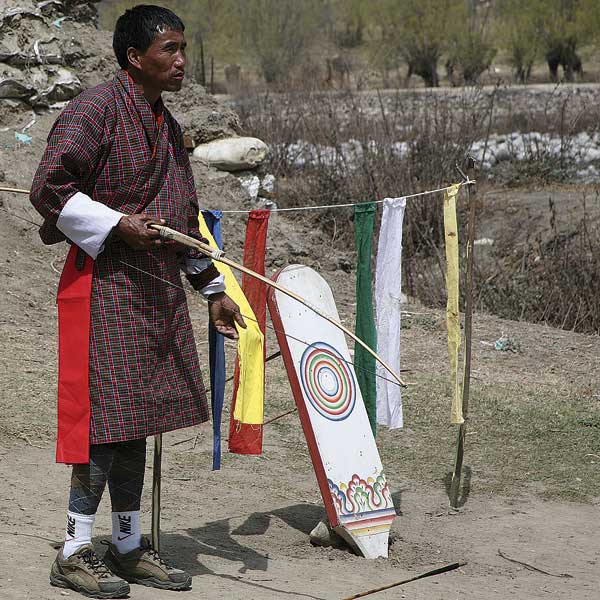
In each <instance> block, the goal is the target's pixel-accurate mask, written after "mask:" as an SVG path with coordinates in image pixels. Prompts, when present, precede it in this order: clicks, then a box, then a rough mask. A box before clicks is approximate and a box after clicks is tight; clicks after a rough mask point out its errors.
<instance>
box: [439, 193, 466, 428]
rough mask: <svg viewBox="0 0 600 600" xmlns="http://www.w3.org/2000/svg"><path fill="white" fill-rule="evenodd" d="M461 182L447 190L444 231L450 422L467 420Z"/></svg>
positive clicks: (445, 195) (445, 194) (457, 422)
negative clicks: (462, 366) (462, 375)
mask: <svg viewBox="0 0 600 600" xmlns="http://www.w3.org/2000/svg"><path fill="white" fill-rule="evenodd" d="M459 188H460V184H456V185H453V186H452V187H451V188H450V189H448V190H446V192H445V193H444V232H445V240H446V290H447V293H448V303H447V305H446V324H447V328H448V354H449V355H450V383H451V385H452V390H453V392H452V413H451V418H450V422H451V423H456V424H460V423H464V422H465V420H464V419H463V414H462V393H461V385H460V380H459V378H458V358H459V350H460V337H461V336H460V313H459V309H458V280H459V271H458V225H457V222H456V195H457V194H458V190H459Z"/></svg>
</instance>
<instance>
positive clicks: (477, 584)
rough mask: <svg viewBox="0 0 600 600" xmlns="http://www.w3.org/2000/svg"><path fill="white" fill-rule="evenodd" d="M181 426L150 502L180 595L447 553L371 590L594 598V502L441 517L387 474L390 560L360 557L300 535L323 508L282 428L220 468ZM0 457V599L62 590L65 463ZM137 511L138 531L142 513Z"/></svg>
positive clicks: (421, 595)
mask: <svg viewBox="0 0 600 600" xmlns="http://www.w3.org/2000/svg"><path fill="white" fill-rule="evenodd" d="M189 436H190V432H189V431H188V432H179V433H177V434H172V435H169V436H165V443H166V469H165V486H164V507H163V532H164V533H163V547H164V550H165V551H166V554H167V555H168V556H170V557H171V558H173V559H174V560H176V561H177V562H178V564H179V565H181V566H182V567H184V568H186V569H188V570H189V571H190V572H191V573H192V574H193V575H194V589H193V590H192V591H191V592H189V593H188V594H186V598H188V597H189V598H231V599H237V598H240V599H242V598H243V599H247V598H252V599H256V600H259V599H260V600H262V599H275V598H277V599H280V598H314V599H324V600H329V599H331V600H333V599H337V598H343V597H345V596H348V595H351V594H352V593H356V592H358V591H363V590H367V589H371V588H373V587H377V586H380V585H385V584H388V583H391V582H394V581H398V580H401V579H404V578H406V577H407V576H412V575H414V574H416V573H419V572H423V571H425V570H428V569H429V568H432V567H436V566H439V565H441V564H444V563H449V562H454V561H456V560H459V559H462V560H466V561H467V563H468V564H467V565H466V566H465V567H463V568H462V569H460V570H459V571H456V572H454V573H449V574H445V575H441V576H438V577H436V578H432V579H429V580H425V581H421V582H417V583H411V584H408V585H407V586H405V587H403V588H401V589H397V590H394V591H387V592H383V593H381V594H379V595H376V596H374V597H380V598H382V599H384V598H414V599H417V600H418V599H428V600H436V599H438V598H439V599H440V600H441V599H442V598H443V599H448V598H452V599H453V598H473V599H475V598H486V599H495V598H498V599H500V598H508V597H510V598H517V599H522V600H530V599H533V598H547V597H549V594H553V595H554V597H556V598H565V599H567V598H568V599H569V600H584V599H585V600H587V599H589V600H595V599H597V598H598V592H599V589H600V544H599V543H598V539H599V537H598V536H599V533H600V529H599V525H598V523H599V517H600V514H599V512H600V507H599V506H597V505H596V506H593V505H580V504H559V503H554V502H541V501H539V500H536V499H533V498H520V499H518V500H517V499H512V500H511V499H509V498H492V497H487V496H475V497H473V496H472V497H471V498H470V499H469V501H468V503H467V504H466V506H465V507H464V508H463V509H462V510H461V511H460V512H458V513H453V512H449V511H448V510H447V499H446V497H445V494H444V493H443V491H442V490H440V489H439V487H438V488H432V487H427V486H423V485H420V484H418V483H415V482H411V481H409V480H405V481H402V480H401V479H400V478H398V477H397V476H396V477H394V481H395V485H394V499H395V502H396V507H397V509H398V510H399V513H400V515H399V516H398V518H397V519H396V521H395V524H394V528H393V532H392V540H393V541H392V546H391V558H390V559H389V560H387V561H386V560H383V559H378V560H375V561H367V560H365V559H361V558H358V557H356V556H353V555H351V554H349V553H347V552H345V551H343V550H334V549H324V548H314V547H312V546H311V545H310V544H309V542H308V536H307V534H308V532H309V530H310V529H311V528H312V526H313V525H314V524H315V523H316V521H317V520H318V519H319V518H320V517H321V513H322V510H321V508H320V506H319V504H318V497H317V493H316V486H315V482H314V475H313V474H312V473H311V471H310V467H309V465H308V461H307V460H306V457H304V461H303V462H304V466H305V468H303V469H302V470H300V471H295V472H291V471H290V469H288V468H287V466H286V462H285V460H284V459H285V456H286V454H287V453H289V452H291V451H292V450H291V449H290V448H289V447H287V448H286V436H282V435H281V434H280V433H277V434H276V436H275V439H272V438H269V443H268V445H267V448H266V451H265V455H264V456H263V457H262V458H244V457H232V456H228V457H226V460H225V466H224V470H223V471H222V472H221V473H215V472H210V471H209V468H210V466H209V445H210V442H209V440H210V433H209V431H208V430H207V428H203V430H202V431H201V432H200V437H199V440H200V442H199V444H198V445H197V446H196V448H195V449H194V450H191V442H189V443H184V444H180V445H178V446H175V447H172V446H171V444H172V443H173V442H175V441H180V440H184V439H186V438H187V437H189ZM301 452H302V453H303V452H304V450H303V449H302V450H301ZM0 454H1V459H0V479H1V480H2V481H4V482H5V483H4V484H3V486H2V487H3V494H2V500H1V501H0V539H1V540H2V548H3V552H2V553H0V597H2V598H3V599H6V600H9V599H11V600H12V599H15V600H25V599H36V600H43V599H55V598H61V597H64V595H65V593H64V592H61V591H60V590H56V589H53V588H51V587H50V586H49V585H48V579H47V578H48V569H49V565H50V563H51V561H52V559H53V556H54V554H55V550H54V548H53V546H54V545H55V543H54V542H53V541H59V540H60V539H61V537H62V534H63V520H64V515H63V508H64V504H65V493H66V490H67V486H68V469H67V468H66V467H63V466H58V465H54V464H53V462H52V455H51V454H52V449H51V448H50V447H47V448H44V449H38V448H33V447H31V446H27V445H25V444H22V445H21V444H16V445H11V446H10V447H7V446H3V447H1V448H0ZM148 481H150V473H148V476H147V482H148ZM147 500H149V498H145V501H144V505H145V506H146V507H148V505H149V503H148V502H147ZM108 511H109V509H108V508H107V506H106V505H104V506H103V507H102V508H101V510H100V514H99V516H98V520H97V529H96V532H97V535H98V536H99V538H100V537H103V536H107V535H109V532H110V530H109V524H110V515H109V512H108ZM143 518H144V521H145V525H146V526H147V527H148V526H149V514H148V512H147V511H146V512H145V514H144V517H143ZM99 538H98V539H99ZM98 539H97V540H96V541H98ZM498 549H500V550H501V551H502V553H504V554H505V555H506V556H508V557H510V558H513V559H516V560H520V561H522V562H525V563H528V564H530V565H533V566H535V567H537V568H539V569H541V570H544V571H547V572H548V573H552V574H554V575H561V574H568V575H570V576H571V577H566V576H565V577H557V576H551V575H546V574H542V573H540V572H536V571H531V570H528V569H527V568H525V567H523V566H519V565H517V564H515V563H512V562H509V561H508V560H506V559H504V558H502V557H500V556H499V555H498ZM132 590H133V591H132V594H131V597H132V598H139V599H141V598H149V599H150V598H156V599H158V598H164V597H165V596H166V595H165V594H164V592H163V593H161V592H158V591H154V590H148V589H145V588H142V587H139V586H133V588H132ZM69 595H71V596H75V597H77V595H76V594H74V593H73V592H71V593H69Z"/></svg>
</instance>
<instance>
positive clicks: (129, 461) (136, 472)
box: [108, 438, 146, 512]
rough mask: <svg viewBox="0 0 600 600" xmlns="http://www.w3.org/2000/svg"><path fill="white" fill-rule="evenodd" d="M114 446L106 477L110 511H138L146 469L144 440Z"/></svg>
mask: <svg viewBox="0 0 600 600" xmlns="http://www.w3.org/2000/svg"><path fill="white" fill-rule="evenodd" d="M114 446H115V454H114V459H113V462H112V467H111V470H110V473H109V475H108V487H109V490H110V499H111V503H112V510H113V512H125V511H134V510H139V509H140V500H141V497H142V489H143V487H144V470H145V468H146V439H145V438H143V439H141V440H131V441H127V442H119V443H115V444H114Z"/></svg>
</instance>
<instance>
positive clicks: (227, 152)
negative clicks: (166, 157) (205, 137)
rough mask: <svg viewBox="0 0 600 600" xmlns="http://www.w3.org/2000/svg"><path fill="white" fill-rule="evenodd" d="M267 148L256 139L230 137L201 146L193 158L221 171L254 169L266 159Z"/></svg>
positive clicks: (195, 151) (197, 148)
mask: <svg viewBox="0 0 600 600" xmlns="http://www.w3.org/2000/svg"><path fill="white" fill-rule="evenodd" d="M268 153H269V147H268V146H267V145H266V144H265V143H264V142H263V141H262V140H259V139H258V138H253V137H231V138H226V139H222V140H214V141H212V142H209V143H208V144H201V145H199V146H197V147H196V149H195V150H194V158H195V159H196V160H200V161H202V162H205V163H207V164H208V165H210V166H211V167H215V168H217V169H220V170H222V171H245V170H248V169H255V168H256V167H258V166H259V165H260V164H261V163H262V162H263V161H264V160H265V159H266V158H267V155H268Z"/></svg>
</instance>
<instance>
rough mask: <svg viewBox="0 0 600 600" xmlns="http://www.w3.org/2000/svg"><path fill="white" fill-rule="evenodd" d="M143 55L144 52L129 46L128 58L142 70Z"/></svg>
mask: <svg viewBox="0 0 600 600" xmlns="http://www.w3.org/2000/svg"><path fill="white" fill-rule="evenodd" d="M141 57H142V53H141V52H140V51H139V50H138V49H137V48H133V47H130V48H127V60H128V61H129V64H130V65H131V66H133V67H135V68H136V69H138V70H140V71H141V69H142V63H141Z"/></svg>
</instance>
